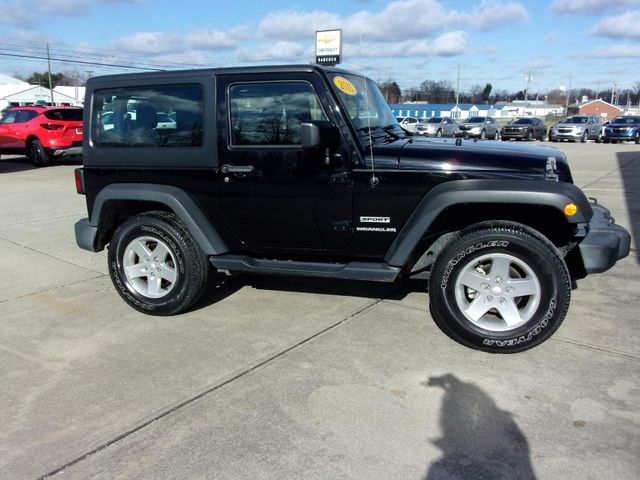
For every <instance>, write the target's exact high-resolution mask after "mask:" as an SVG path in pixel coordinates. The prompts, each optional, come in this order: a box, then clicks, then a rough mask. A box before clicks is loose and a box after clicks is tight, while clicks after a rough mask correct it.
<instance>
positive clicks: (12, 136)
mask: <svg viewBox="0 0 640 480" xmlns="http://www.w3.org/2000/svg"><path fill="white" fill-rule="evenodd" d="M37 116H38V112H36V111H34V110H9V111H8V112H7V113H5V115H4V116H3V117H2V121H1V123H0V148H2V149H22V148H24V147H25V139H26V138H27V136H28V135H29V133H33V132H30V131H29V128H30V127H31V124H30V123H28V122H29V120H31V119H32V118H35V117H37Z"/></svg>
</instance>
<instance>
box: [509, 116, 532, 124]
mask: <svg viewBox="0 0 640 480" xmlns="http://www.w3.org/2000/svg"><path fill="white" fill-rule="evenodd" d="M511 123H512V124H514V125H529V124H530V123H532V120H531V119H530V118H519V119H517V120H514V121H513V122H511Z"/></svg>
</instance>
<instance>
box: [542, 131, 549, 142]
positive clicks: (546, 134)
mask: <svg viewBox="0 0 640 480" xmlns="http://www.w3.org/2000/svg"><path fill="white" fill-rule="evenodd" d="M540 141H541V142H548V141H549V134H548V133H547V132H542V135H540Z"/></svg>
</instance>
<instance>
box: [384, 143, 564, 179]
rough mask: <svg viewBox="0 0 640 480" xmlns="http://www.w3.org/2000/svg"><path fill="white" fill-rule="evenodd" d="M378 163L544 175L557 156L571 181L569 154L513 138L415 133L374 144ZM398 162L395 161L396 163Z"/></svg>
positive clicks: (464, 173) (473, 173) (476, 174)
mask: <svg viewBox="0 0 640 480" xmlns="http://www.w3.org/2000/svg"><path fill="white" fill-rule="evenodd" d="M374 157H375V159H376V166H381V167H385V168H391V167H392V165H393V168H399V169H400V170H412V171H426V172H433V173H440V174H441V173H447V174H459V175H460V176H461V177H464V178H483V177H486V176H487V174H489V173H490V174H491V175H492V176H494V177H495V176H497V175H500V176H505V177H509V178H531V177H532V176H533V177H537V178H540V177H544V175H545V173H546V168H547V162H548V160H549V159H550V158H552V159H554V160H555V164H556V173H557V174H558V176H559V177H560V180H562V181H567V182H571V181H572V180H571V172H570V169H569V165H568V163H567V158H566V156H565V155H564V153H562V152H561V151H560V150H559V149H557V148H553V147H542V146H538V145H523V144H515V143H512V142H508V143H507V142H495V141H490V140H489V141H473V140H462V142H461V144H460V145H459V146H458V145H456V140H454V139H431V138H420V137H413V139H412V140H409V141H406V140H404V141H396V142H392V143H389V144H378V145H375V146H374ZM394 164H395V165H394Z"/></svg>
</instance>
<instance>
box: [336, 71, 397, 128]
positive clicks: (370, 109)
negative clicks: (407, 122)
mask: <svg viewBox="0 0 640 480" xmlns="http://www.w3.org/2000/svg"><path fill="white" fill-rule="evenodd" d="M330 78H331V84H332V86H333V88H334V90H335V92H336V93H337V94H338V97H340V100H341V101H342V103H343V105H344V106H345V108H346V109H347V113H348V115H349V117H350V118H351V121H352V122H353V125H354V126H355V127H356V128H357V129H359V128H367V127H371V128H376V127H387V126H389V125H397V124H398V121H397V120H396V117H394V116H393V112H392V111H391V107H389V104H388V103H387V101H386V100H385V99H384V97H383V96H382V93H380V90H379V89H378V86H377V85H376V83H375V82H373V81H372V80H370V79H368V78H366V77H360V76H357V75H351V74H345V73H340V74H337V73H336V74H331V75H330Z"/></svg>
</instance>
